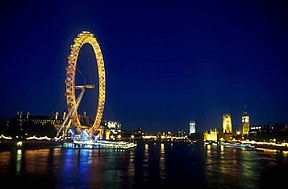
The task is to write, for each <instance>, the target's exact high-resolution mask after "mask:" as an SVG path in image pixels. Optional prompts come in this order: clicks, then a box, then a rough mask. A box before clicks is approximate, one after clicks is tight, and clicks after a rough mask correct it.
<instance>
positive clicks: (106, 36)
mask: <svg viewBox="0 0 288 189" xmlns="http://www.w3.org/2000/svg"><path fill="white" fill-rule="evenodd" d="M187 2H189V3H187ZM187 2H183V1H171V2H167V1H157V2H156V1H102V0H99V1H19V2H17V1H7V2H6V3H2V4H1V7H0V14H1V17H0V24H1V30H0V34H1V51H0V53H1V54H0V57H1V60H0V61H1V70H0V82H1V83H0V85H1V104H0V105H1V106H0V116H1V117H4V118H6V117H11V116H14V115H16V112H17V111H23V112H27V111H29V112H31V113H32V114H50V115H51V114H53V113H54V112H55V111H59V110H65V96H64V93H65V83H64V80H65V67H66V65H67V56H68V55H69V52H70V45H71V44H72V42H73V38H74V37H76V35H77V34H78V33H79V32H81V31H83V30H88V31H91V32H92V33H94V34H95V36H96V37H97V40H98V41H99V42H100V46H101V48H102V51H103V56H104V62H105V68H106V77H107V78H106V79H107V96H106V104H105V111H104V119H112V120H116V121H119V122H121V123H122V125H123V127H124V129H128V130H134V129H136V128H137V127H142V128H143V130H144V131H158V130H170V129H172V130H173V131H176V130H178V129H184V130H187V129H188V123H189V121H190V120H195V121H196V124H197V126H196V127H197V130H198V131H199V130H204V129H209V128H215V127H221V121H222V114H223V113H225V112H226V109H227V111H228V113H231V115H232V122H233V129H235V128H238V129H240V125H241V115H242V112H243V108H244V106H245V105H246V106H247V109H248V112H249V114H250V119H251V125H256V124H266V123H268V122H272V123H273V122H285V123H287V122H288V116H287V115H288V98H287V96H288V74H287V73H288V72H287V63H288V56H287V53H288V48H287V44H288V43H287V42H288V35H287V34H288V29H287V28H288V27H287V23H288V22H287V18H288V15H287V14H288V8H287V5H286V4H285V1H280V0H279V1H272V0H271V1H199V2H198V1H194V3H191V2H190V1H187ZM200 2H201V3H200ZM63 107H64V109H63Z"/></svg>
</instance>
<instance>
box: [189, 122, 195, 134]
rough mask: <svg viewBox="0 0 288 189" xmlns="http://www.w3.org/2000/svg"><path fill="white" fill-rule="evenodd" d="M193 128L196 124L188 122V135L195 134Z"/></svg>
mask: <svg viewBox="0 0 288 189" xmlns="http://www.w3.org/2000/svg"><path fill="white" fill-rule="evenodd" d="M195 126H196V122H195V121H190V122H189V135H190V134H193V133H195V132H196V128H195Z"/></svg>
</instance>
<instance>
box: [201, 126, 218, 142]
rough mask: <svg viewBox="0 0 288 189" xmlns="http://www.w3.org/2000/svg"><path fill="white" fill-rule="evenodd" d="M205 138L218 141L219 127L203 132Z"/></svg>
mask: <svg viewBox="0 0 288 189" xmlns="http://www.w3.org/2000/svg"><path fill="white" fill-rule="evenodd" d="M203 135H204V136H203V138H204V141H211V142H212V141H214V142H217V140H218V131H217V129H216V128H215V129H210V130H209V131H205V132H204V133H203Z"/></svg>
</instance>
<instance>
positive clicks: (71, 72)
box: [65, 31, 105, 132]
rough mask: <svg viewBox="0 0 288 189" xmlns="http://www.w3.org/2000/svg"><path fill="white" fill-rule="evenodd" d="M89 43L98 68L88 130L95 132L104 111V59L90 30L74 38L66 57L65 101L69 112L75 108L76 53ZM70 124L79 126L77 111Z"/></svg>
mask: <svg viewBox="0 0 288 189" xmlns="http://www.w3.org/2000/svg"><path fill="white" fill-rule="evenodd" d="M86 43H88V44H90V45H91V46H92V47H93V51H94V53H95V57H96V62H97V68H98V78H99V79H98V81H99V82H98V88H99V95H98V106H97V111H96V116H95V120H94V123H93V125H92V127H91V128H90V131H92V132H95V131H97V130H98V129H99V127H100V124H101V120H102V116H103V111H104V103H105V68H104V60H103V55H102V52H101V48H100V46H99V44H98V42H97V40H96V38H95V37H94V35H93V34H92V33H90V32H87V31H83V32H81V33H80V34H78V35H77V37H76V38H74V44H73V45H71V52H70V55H69V57H68V66H67V68H66V70H67V73H66V81H65V83H66V102H67V108H68V111H69V112H73V110H74V109H75V108H76V96H75V75H76V66H77V60H78V55H79V52H80V49H81V47H82V46H83V45H84V44H86ZM96 86H97V85H96ZM71 120H72V125H73V126H76V127H79V128H80V127H81V123H80V120H79V117H78V113H77V111H76V112H75V113H74V114H72V115H71Z"/></svg>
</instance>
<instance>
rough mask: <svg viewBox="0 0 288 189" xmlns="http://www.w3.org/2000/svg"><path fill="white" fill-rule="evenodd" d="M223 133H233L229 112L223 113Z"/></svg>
mask: <svg viewBox="0 0 288 189" xmlns="http://www.w3.org/2000/svg"><path fill="white" fill-rule="evenodd" d="M223 133H232V119H231V115H230V114H228V113H225V114H224V115H223Z"/></svg>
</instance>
